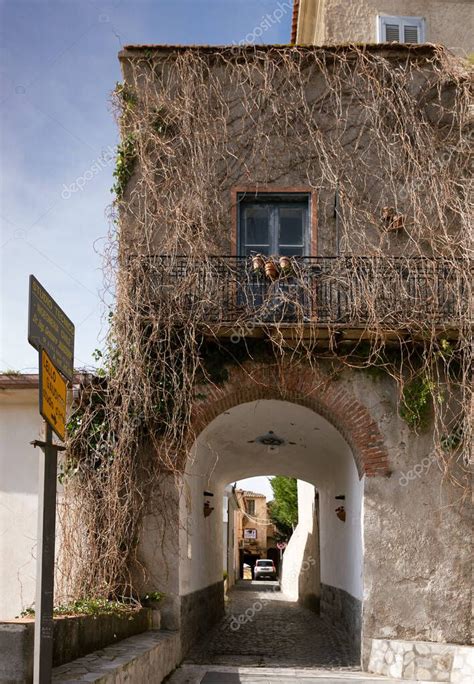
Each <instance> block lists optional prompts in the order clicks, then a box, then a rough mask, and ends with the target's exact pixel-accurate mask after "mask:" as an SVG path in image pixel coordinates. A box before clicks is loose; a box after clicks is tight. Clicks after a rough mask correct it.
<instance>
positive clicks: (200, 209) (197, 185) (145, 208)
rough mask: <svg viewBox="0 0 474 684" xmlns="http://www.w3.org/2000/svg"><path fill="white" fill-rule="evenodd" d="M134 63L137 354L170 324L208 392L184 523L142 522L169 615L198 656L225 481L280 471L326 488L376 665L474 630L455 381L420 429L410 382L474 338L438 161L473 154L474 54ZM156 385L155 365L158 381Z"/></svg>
mask: <svg viewBox="0 0 474 684" xmlns="http://www.w3.org/2000/svg"><path fill="white" fill-rule="evenodd" d="M352 4H353V3H350V5H351V6H352ZM385 4H387V3H385ZM461 4H462V3H461ZM329 5H330V3H327V9H328V10H329ZM430 30H431V28H430ZM364 36H365V34H364ZM366 38H367V39H368V40H370V39H371V37H370V36H368V37H366ZM360 39H365V37H362V38H360ZM334 40H342V38H340V37H339V36H337V37H335V38H334ZM120 60H121V64H122V68H123V73H124V79H125V87H126V88H127V89H128V90H126V91H125V92H126V98H125V106H124V112H125V113H124V115H123V116H124V120H123V122H122V124H123V135H124V140H126V141H128V142H129V143H130V146H133V149H134V150H135V151H134V155H133V161H134V163H133V165H132V166H131V168H130V173H129V174H128V177H127V179H126V180H127V184H126V189H125V191H124V195H123V197H122V199H121V207H120V210H121V268H122V276H123V277H122V280H121V283H120V287H121V289H119V294H120V297H121V298H122V306H123V311H124V312H126V314H124V315H125V318H124V321H126V323H124V330H125V334H128V332H129V331H130V334H132V333H133V334H134V335H135V333H136V331H137V330H140V331H143V332H141V333H140V334H139V335H137V336H136V337H133V342H132V341H130V343H128V342H127V350H128V353H130V354H135V349H137V350H138V351H137V352H136V354H137V355H136V356H135V357H133V363H134V364H135V365H133V364H132V365H133V368H134V369H135V368H138V367H139V363H140V360H141V359H143V358H144V357H145V354H144V351H143V349H142V347H140V345H141V344H145V343H146V344H149V346H148V347H147V349H149V350H150V351H151V353H153V349H156V350H160V349H162V347H161V346H160V345H161V340H163V335H164V334H165V331H166V330H171V332H170V337H169V338H166V339H167V340H172V342H173V344H176V345H177V346H176V347H172V352H173V357H171V356H170V357H166V359H171V358H174V359H176V358H179V359H185V360H186V362H189V359H190V358H194V357H193V354H196V355H197V356H196V358H197V359H198V360H197V361H196V366H192V373H191V374H190V375H189V376H186V377H191V378H192V380H190V384H191V385H192V386H191V387H190V388H188V386H186V387H184V389H183V386H182V385H179V386H178V390H179V392H181V391H188V389H189V392H190V394H189V395H186V396H189V402H188V403H184V404H183V408H182V409H181V413H179V420H180V421H181V422H180V425H181V424H183V423H184V421H189V431H188V432H187V433H186V434H187V435H188V437H189V440H188V442H186V446H185V447H183V451H182V453H181V454H180V458H181V461H180V463H181V464H182V465H181V466H180V467H181V471H180V472H181V479H180V483H179V486H177V485H176V481H175V479H172V480H170V482H169V491H167V494H166V496H165V500H166V511H167V517H166V524H164V522H163V518H162V514H161V513H160V511H158V510H156V509H155V508H153V507H152V506H150V510H149V511H148V513H147V516H146V517H145V519H144V521H143V532H142V539H141V544H140V547H139V550H138V554H139V560H140V564H141V568H146V570H147V574H146V576H145V575H144V573H142V574H141V576H140V582H141V587H142V590H144V591H148V590H155V589H156V588H159V589H160V591H163V592H164V593H165V595H166V599H165V604H164V607H163V615H162V617H163V621H164V626H165V627H169V628H173V629H180V633H181V639H182V648H183V652H186V650H187V649H188V648H189V646H190V644H191V643H192V642H193V640H194V639H195V638H196V637H198V636H199V635H201V634H203V633H205V631H206V630H207V629H208V627H209V625H210V624H211V623H212V622H214V621H215V620H217V619H218V618H219V617H220V616H221V614H222V611H223V591H222V557H223V549H222V539H223V533H222V516H221V515H220V514H217V513H216V511H221V510H222V505H221V502H222V496H223V492H224V487H225V486H226V485H227V483H229V482H234V481H236V480H240V479H243V478H246V477H253V476H259V475H264V474H266V473H275V474H280V475H287V476H291V477H296V478H298V479H299V480H304V481H305V482H306V483H308V484H309V485H310V486H314V487H316V489H317V492H318V527H319V529H318V540H317V542H318V544H317V545H318V549H319V563H318V567H317V568H313V569H314V574H313V575H312V577H311V582H309V580H308V582H307V583H308V585H311V592H310V593H311V594H313V595H314V596H315V597H316V598H317V599H318V600H319V603H320V605H321V610H322V611H326V613H327V615H329V616H330V617H331V619H333V620H335V621H338V622H339V623H341V624H342V625H344V626H345V628H346V629H347V630H348V631H349V633H350V634H351V637H352V640H353V643H354V644H356V648H357V651H358V657H359V658H360V659H361V661H362V663H363V665H364V667H367V666H368V663H369V661H371V659H372V662H378V661H377V658H378V652H379V651H378V649H379V648H380V644H381V643H382V642H383V643H384V644H386V643H387V642H388V641H393V642H394V643H395V642H396V644H397V646H396V648H397V649H398V651H397V653H405V652H407V653H409V652H411V650H412V649H413V644H414V643H416V642H419V641H423V642H429V643H430V644H431V645H432V648H433V649H434V650H433V653H435V652H437V651H436V649H437V648H438V647H439V645H440V644H466V643H468V640H469V638H470V637H469V630H470V622H469V621H470V599H471V595H470V580H469V576H470V566H469V550H468V548H467V545H466V543H465V540H466V538H467V537H468V534H469V521H468V511H467V510H466V507H465V506H463V505H462V504H461V499H462V498H463V495H461V494H460V490H459V489H458V487H457V485H456V483H455V482H454V479H456V478H454V479H450V478H449V477H445V476H444V475H443V471H442V470H441V469H440V468H439V467H438V465H437V463H438V461H437V460H436V458H435V457H434V455H433V453H434V444H435V439H436V435H437V434H438V433H439V428H436V427H435V418H436V415H435V414H436V412H437V411H438V412H439V410H441V409H440V408H439V407H440V406H441V405H442V406H443V407H447V406H451V399H452V397H451V394H450V390H449V387H448V385H447V384H446V383H447V382H448V381H447V379H446V378H445V377H444V376H443V378H444V379H443V380H440V382H442V383H443V387H444V388H445V391H444V390H443V391H444V398H443V401H441V400H440V401H439V402H438V403H436V401H433V402H432V401H431V399H430V400H429V401H428V400H427V398H426V392H425V393H421V394H420V395H418V394H416V397H418V399H419V402H418V403H416V407H418V404H422V405H423V407H425V405H426V404H427V403H428V409H429V411H428V415H427V416H426V420H427V422H426V424H425V426H424V429H415V430H414V429H413V423H415V422H416V421H415V419H414V418H413V415H414V414H413V412H415V413H416V411H418V408H416V409H413V410H412V413H411V414H410V413H409V411H410V410H411V409H409V408H408V404H407V402H408V401H409V399H408V398H407V395H406V394H405V405H404V406H405V409H404V410H402V411H400V406H401V404H400V385H398V384H397V381H396V370H397V369H400V368H401V371H402V376H403V377H409V373H410V372H411V371H412V370H413V368H414V367H415V366H416V364H423V360H424V359H425V358H426V357H425V354H429V353H430V351H429V349H435V350H440V351H439V352H438V351H436V354H437V356H435V357H434V358H435V361H433V364H431V365H430V364H428V368H429V369H431V370H433V368H434V367H435V366H436V368H437V367H438V366H437V364H438V362H439V361H440V360H442V358H443V349H444V350H448V351H447V352H446V353H448V352H449V353H451V352H450V351H449V350H451V349H455V348H456V349H457V348H458V347H457V344H458V342H457V340H459V339H464V338H462V335H461V332H462V330H464V329H465V328H464V325H465V306H466V298H465V293H467V292H468V290H469V285H468V282H467V280H465V278H464V275H463V274H464V273H465V271H464V270H463V268H462V264H463V263H464V262H463V261H462V260H463V258H464V257H463V254H464V252H463V251H462V247H461V252H460V255H459V258H460V259H461V261H456V260H455V261H454V262H452V261H446V260H445V256H443V255H447V254H448V253H450V251H449V250H450V249H451V246H450V245H451V242H450V241H451V240H452V239H454V242H455V243H456V249H457V248H458V247H459V246H460V245H461V243H462V238H461V237H460V236H462V235H463V234H465V231H466V223H465V216H464V214H463V211H462V209H461V208H460V207H461V205H462V201H461V199H460V198H459V197H458V195H457V194H456V193H458V192H459V193H461V195H462V192H463V190H462V187H461V184H459V187H458V185H457V184H456V179H455V180H453V187H455V188H456V189H455V190H453V192H454V195H449V196H448V195H447V196H446V197H447V199H446V202H443V207H441V208H440V207H439V206H438V205H437V204H436V202H438V201H439V198H440V197H441V196H442V192H441V190H440V191H439V192H438V191H437V190H436V191H434V190H433V189H432V186H431V185H430V183H431V182H433V183H444V182H448V181H446V179H447V178H448V179H449V178H450V177H451V176H450V175H449V174H450V173H452V174H454V176H453V177H455V176H456V173H457V171H456V168H460V167H456V168H454V169H452V168H451V166H449V165H448V168H447V169H444V167H443V169H444V171H443V174H435V169H439V166H436V164H437V163H438V162H436V161H435V160H436V159H437V155H441V154H442V150H441V149H440V145H441V144H444V145H446V146H447V147H448V148H449V149H451V152H452V153H453V154H452V155H451V156H450V157H449V159H450V162H449V163H450V164H457V163H458V162H459V164H462V163H463V162H461V161H459V159H460V158H461V157H462V150H461V151H459V150H458V148H456V146H454V147H453V142H452V139H451V138H450V137H449V136H450V133H449V131H451V130H452V128H451V126H452V125H454V124H455V125H454V128H455V129H456V130H458V132H459V131H461V133H460V135H461V136H462V135H464V133H463V131H464V130H465V129H464V128H463V126H464V123H463V121H464V120H463V119H462V116H461V114H459V112H458V111H457V110H455V109H456V105H455V103H456V101H457V100H456V98H457V97H458V96H459V93H460V92H461V91H462V88H463V87H464V86H463V83H465V81H464V80H463V78H464V77H463V76H459V74H460V73H461V71H462V67H461V66H460V65H458V63H457V62H456V67H455V68H453V69H454V70H453V71H450V69H451V67H450V66H449V65H450V64H452V61H451V60H452V58H451V56H450V55H448V54H447V53H446V52H445V51H444V50H443V49H441V48H437V47H434V46H429V45H416V46H404V45H391V46H387V45H380V46H377V45H375V46H364V47H363V48H357V47H354V46H342V47H341V46H336V47H334V48H330V47H329V48H324V49H318V48H313V47H308V48H298V49H296V48H292V47H286V48H285V47H275V46H264V47H258V48H254V47H243V48H235V47H234V48H213V47H181V46H176V47H173V46H127V47H126V48H125V49H124V50H123V51H122V52H121V53H120ZM458 69H460V70H461V71H457V70H458ZM443 70H447V71H448V72H449V73H448V74H447V76H446V78H442V79H441V81H439V80H437V79H438V74H439V73H441V72H442V71H443ZM443 73H444V72H443ZM455 74H458V76H455ZM374 84H375V85H374ZM388 84H390V86H389V85H388ZM379 86H380V87H379ZM394 93H396V97H395V95H394ZM377 98H379V99H377ZM453 103H454V104H453ZM453 108H454V109H453ZM461 109H462V107H461ZM463 111H464V110H463ZM410 117H411V118H410ZM453 122H454V123H453ZM456 127H457V128H456ZM407 146H408V147H407ZM410 146H412V147H413V149H416V154H415V153H413V154H412V152H411V151H410V150H412V147H410ZM453 150H454V151H453ZM456 150H458V152H456ZM458 153H459V154H458ZM453 155H454V156H453ZM458 157H459V158H458ZM415 159H416V160H418V161H419V160H420V159H421V160H422V161H421V162H420V164H421V167H422V168H421V170H420V171H419V176H417V182H416V183H415V182H414V181H413V178H412V175H411V174H415V175H416V173H418V171H417V169H418V166H417V165H416V164H418V161H417V162H416V164H415ZM427 170H428V171H429V173H428V174H427ZM457 178H459V177H457ZM407 188H408V189H407ZM443 188H444V186H443ZM440 192H441V195H440ZM443 196H444V195H443ZM450 203H451V204H452V207H451V204H450ZM455 236H457V237H455ZM211 255H212V256H211ZM453 263H454V265H453ZM139 316H140V317H143V318H142V320H139V319H138V317H139ZM165 316H168V319H166V318H164V317H165ZM117 317H118V320H120V311H119V313H118V314H117ZM141 326H142V327H141ZM197 337H199V344H198V346H193V345H194V340H195V339H196V338H197ZM427 339H428V340H430V343H429V344H428V348H429V349H428V351H423V350H426V348H427V347H426V340H427ZM130 340H132V338H130ZM443 340H444V341H443ZM188 343H189V346H185V345H187V344H188ZM170 344H171V342H170ZM180 345H184V346H180ZM182 349H185V350H186V351H185V352H183V351H182ZM196 349H198V351H196ZM460 349H461V351H460V353H461V356H462V354H463V351H462V350H463V349H464V346H463V345H462V344H461V347H460ZM167 350H168V347H166V349H164V351H162V352H159V351H156V355H157V354H158V353H163V354H167V353H168V351H167ZM420 350H422V351H420ZM453 353H455V352H453ZM374 354H375V356H376V357H377V358H379V359H382V361H383V362H382V368H381V369H380V368H378V369H375V370H374V369H373V367H372V365H371V359H372V358H373V356H372V355H374ZM156 355H155V357H154V358H156ZM180 363H181V364H182V365H181V366H180V369H181V370H180V372H184V371H183V370H182V369H183V364H184V361H180ZM416 367H418V366H416ZM420 367H422V368H425V366H423V365H421V366H420ZM186 368H187V367H186ZM372 371H373V372H372ZM387 371H389V372H387ZM426 372H428V371H426ZM423 373H425V371H423ZM151 377H152V374H151V373H150V372H148V371H147V372H143V373H141V374H140V375H139V378H140V391H141V392H142V393H144V392H145V391H151V392H153V391H154V389H153V387H154V386H153V383H152V382H151V381H150V380H149V378H151ZM179 377H182V376H179ZM416 377H417V378H418V380H420V377H421V378H422V380H423V382H425V384H424V385H423V387H426V386H427V387H428V388H429V392H432V393H433V396H437V395H435V389H434V385H433V383H432V381H431V380H430V381H429V383H431V384H429V383H428V381H426V376H425V375H424V374H423V375H422V376H416ZM147 382H151V384H150V385H149V386H145V383H147ZM160 382H161V380H160ZM399 382H400V380H399ZM420 382H421V381H420ZM427 383H428V384H427ZM417 386H418V385H415V387H417ZM156 387H158V383H157V384H156ZM147 388H148V389H147ZM178 390H174V394H173V397H175V396H176V395H177V394H178ZM413 391H415V390H413ZM170 394H171V392H170ZM456 396H457V395H456ZM418 399H417V401H418ZM453 401H454V399H453ZM150 403H151V402H150ZM410 405H411V404H410ZM402 408H403V406H402ZM188 409H189V412H187V411H188ZM420 411H421V408H420ZM183 416H184V418H183ZM403 416H405V418H406V419H405V418H404V417H403ZM410 416H411V417H412V418H413V420H411V423H412V424H411V425H410ZM416 416H418V414H417V413H416V415H415V418H416ZM436 425H437V423H436ZM173 434H174V433H173ZM453 434H454V433H453ZM453 440H454V437H453ZM453 443H454V442H453ZM457 444H458V443H457ZM455 453H457V454H458V452H455ZM461 461H462V458H461V457H459V454H458V456H457V457H456V458H454V457H453V459H452V466H453V468H455V470H456V469H457V468H459V472H458V471H457V470H456V474H457V475H456V476H457V478H458V480H462V479H463V477H464V475H463V467H462V462H461ZM413 473H415V474H414V475H413ZM412 475H413V476H412ZM161 486H163V482H161ZM209 493H210V494H212V496H213V499H212V502H213V503H212V505H213V507H214V512H212V511H211V510H210V509H209V506H208V505H206V496H208V495H209ZM254 500H255V501H257V500H258V497H256V498H255V499H254ZM313 504H314V501H313V502H312V503H311V505H313ZM341 508H343V509H344V511H343V512H344V514H343V515H342V512H341V510H340V509H341ZM311 511H313V508H311ZM248 515H249V516H251V512H250V511H248ZM170 520H171V522H174V525H171V524H170ZM243 527H244V529H257V525H255V526H254V527H253V528H251V527H250V525H248V524H247V523H245V524H244V525H243ZM244 541H245V540H244ZM302 558H303V555H302ZM308 638H310V636H309V637H308ZM394 648H395V646H394ZM430 648H431V646H430ZM428 650H429V649H428ZM397 657H398V656H397ZM436 657H437V656H436ZM433 658H434V660H436V658H435V656H433ZM434 660H433V662H434ZM397 662H398V661H397ZM430 662H431V661H430ZM436 662H438V661H436ZM450 663H451V664H450V665H449V666H448V665H447V666H446V667H447V669H446V672H444V673H443V674H442V677H445V678H448V679H449V678H450V677H451V671H452V667H453V663H452V660H451V661H450ZM397 667H398V665H397ZM430 667H431V665H430ZM387 668H388V669H387V672H388V671H390V668H389V667H388V666H387ZM448 670H449V672H448ZM390 674H394V672H392V671H390ZM415 674H416V673H415ZM432 674H433V673H432V672H431V674H430V676H431V675H432ZM405 675H406V676H408V675H407V674H406V673H404V670H403V668H401V669H400V673H398V671H397V676H405ZM440 676H441V675H440ZM420 678H421V679H423V678H426V675H425V677H424V676H420Z"/></svg>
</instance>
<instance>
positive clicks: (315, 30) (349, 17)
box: [297, 0, 474, 56]
mask: <svg viewBox="0 0 474 684" xmlns="http://www.w3.org/2000/svg"><path fill="white" fill-rule="evenodd" d="M378 15H389V16H416V17H423V18H424V19H425V22H426V35H425V38H426V42H428V43H442V44H443V45H446V47H448V48H450V49H452V50H453V51H454V52H456V53H457V54H459V55H461V56H466V55H467V54H469V53H470V52H472V51H473V49H474V45H473V41H472V3H471V2H470V0H454V1H451V2H446V0H353V2H347V0H301V2H300V9H299V17H298V38H297V39H298V42H302V43H306V44H308V43H314V44H316V45H327V44H334V43H348V42H363V43H375V42H377V16H378Z"/></svg>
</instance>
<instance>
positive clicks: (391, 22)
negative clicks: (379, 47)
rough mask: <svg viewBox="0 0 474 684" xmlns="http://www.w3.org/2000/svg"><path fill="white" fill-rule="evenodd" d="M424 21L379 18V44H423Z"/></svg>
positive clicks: (405, 18) (418, 19)
mask: <svg viewBox="0 0 474 684" xmlns="http://www.w3.org/2000/svg"><path fill="white" fill-rule="evenodd" d="M424 41H425V21H424V19H423V18H422V17H379V18H378V42H379V43H423V42H424Z"/></svg>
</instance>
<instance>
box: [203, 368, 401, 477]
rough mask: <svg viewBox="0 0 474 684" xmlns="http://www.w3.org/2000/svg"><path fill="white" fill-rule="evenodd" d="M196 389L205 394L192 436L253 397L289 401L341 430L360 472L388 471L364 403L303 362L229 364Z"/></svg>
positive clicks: (384, 452)
mask: <svg viewBox="0 0 474 684" xmlns="http://www.w3.org/2000/svg"><path fill="white" fill-rule="evenodd" d="M200 390H202V391H200ZM196 394H197V396H202V397H204V398H202V399H199V400H198V401H196V403H195V405H194V407H193V416H192V422H191V433H192V436H193V440H194V437H195V436H197V435H199V434H200V433H201V432H202V431H203V430H204V428H205V427H207V425H209V423H211V422H212V421H213V420H214V419H215V418H217V417H218V416H219V415H220V414H221V413H223V412H224V411H228V410H229V409H231V408H233V407H234V406H238V405H239V404H244V403H248V402H251V401H257V400H258V399H277V400H281V401H290V402H292V403H294V404H299V405H301V406H306V407H307V408H309V409H312V410H313V411H314V412H315V413H318V414H319V415H321V416H323V418H325V419H326V420H327V421H328V422H329V423H331V424H332V425H333V426H334V427H335V428H336V429H337V430H338V431H339V432H340V433H341V435H342V436H343V437H344V439H345V440H346V442H347V443H348V445H349V446H350V448H351V449H352V453H353V456H354V460H355V463H356V466H357V470H358V473H359V477H362V476H363V475H366V476H367V477H375V476H378V475H379V476H389V475H390V468H389V460H388V452H387V449H386V447H385V444H384V440H383V437H382V434H381V432H380V430H379V427H378V425H377V423H376V422H375V420H374V419H373V418H372V416H371V415H370V413H369V411H368V409H367V408H366V407H365V406H364V405H363V404H361V403H360V402H359V401H357V399H356V398H355V397H354V396H353V395H352V394H351V393H350V392H349V391H348V390H347V389H345V388H344V387H343V386H342V385H341V384H340V383H337V382H335V381H334V380H331V379H330V378H329V377H327V376H325V375H323V374H321V373H320V372H319V371H317V370H315V369H313V368H311V367H310V366H308V365H296V364H291V365H287V366H283V367H282V366H281V365H271V366H268V365H262V364H257V363H255V362H252V363H250V364H244V365H243V366H239V367H235V368H231V369H229V378H228V380H227V382H226V383H225V384H224V385H222V386H212V387H210V386H209V385H205V386H203V387H201V388H199V391H198V392H197V393H196Z"/></svg>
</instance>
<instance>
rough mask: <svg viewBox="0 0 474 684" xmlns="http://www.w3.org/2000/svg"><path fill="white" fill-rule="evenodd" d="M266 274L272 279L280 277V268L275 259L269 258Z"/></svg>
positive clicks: (266, 264)
mask: <svg viewBox="0 0 474 684" xmlns="http://www.w3.org/2000/svg"><path fill="white" fill-rule="evenodd" d="M265 275H266V276H267V278H270V280H275V279H276V278H277V277H278V269H277V266H276V264H275V262H274V261H273V259H268V261H267V262H266V263H265Z"/></svg>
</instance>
